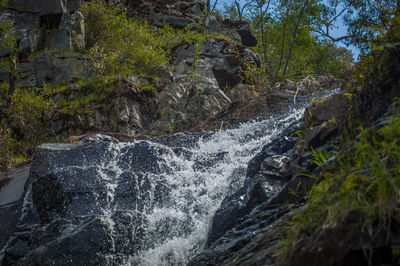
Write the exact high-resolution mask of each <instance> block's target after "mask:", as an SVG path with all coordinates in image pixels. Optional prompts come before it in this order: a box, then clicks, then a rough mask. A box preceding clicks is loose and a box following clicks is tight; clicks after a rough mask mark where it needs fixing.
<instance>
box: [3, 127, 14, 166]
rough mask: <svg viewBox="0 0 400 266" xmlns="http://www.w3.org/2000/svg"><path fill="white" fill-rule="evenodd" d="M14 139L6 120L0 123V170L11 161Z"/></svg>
mask: <svg viewBox="0 0 400 266" xmlns="http://www.w3.org/2000/svg"><path fill="white" fill-rule="evenodd" d="M14 143H15V141H14V139H13V138H12V136H11V130H10V128H8V126H7V123H6V121H4V120H3V121H1V123H0V170H5V169H7V167H8V166H9V165H10V164H11V162H12V154H13V149H14Z"/></svg>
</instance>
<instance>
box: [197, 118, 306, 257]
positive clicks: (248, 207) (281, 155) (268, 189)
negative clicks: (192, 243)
mask: <svg viewBox="0 0 400 266" xmlns="http://www.w3.org/2000/svg"><path fill="white" fill-rule="evenodd" d="M300 127H301V123H300V121H294V122H293V123H292V124H291V125H290V126H289V127H288V128H287V129H286V130H284V131H283V132H282V133H281V134H280V135H279V136H278V137H277V138H276V139H274V140H273V141H272V142H271V143H269V144H267V145H265V146H264V147H263V149H262V151H261V152H260V153H258V154H257V155H256V156H255V157H254V158H253V159H252V160H251V161H250V162H249V164H248V168H247V175H246V179H245V183H244V186H243V187H242V188H240V189H239V190H238V191H237V192H236V193H234V194H233V195H231V196H229V197H227V198H225V199H224V201H223V202H222V203H221V207H220V208H219V209H218V210H217V212H216V213H215V215H214V218H213V223H212V226H211V229H210V231H209V234H208V238H207V244H206V247H208V248H209V249H208V250H207V251H206V252H211V253H213V251H211V250H214V249H216V250H224V249H226V247H222V246H220V245H218V244H215V243H214V242H215V241H217V240H218V239H220V238H221V237H222V236H224V234H225V233H227V234H229V232H231V231H232V229H234V228H236V227H237V226H239V225H240V224H241V221H243V219H245V218H243V217H245V216H246V215H248V214H249V213H250V212H252V211H254V210H253V209H254V208H255V207H256V206H258V205H260V204H263V203H268V202H269V201H271V200H273V199H274V197H276V196H277V195H278V194H279V192H280V191H282V189H283V188H284V186H285V185H286V183H287V181H288V180H289V178H290V176H291V174H292V172H291V169H292V168H291V167H290V158H289V157H288V155H289V154H290V151H291V149H292V147H293V146H294V144H295V143H296V141H297V140H298V139H297V138H296V137H293V136H291V133H292V132H294V131H296V130H298V129H299V128H300ZM245 220H246V219H245ZM256 224H257V223H256ZM235 230H236V229H235ZM246 234H247V233H246ZM235 237H237V234H236V236H235ZM239 240H240V237H239V238H237V239H236V240H232V239H231V240H229V241H234V242H235V241H239ZM224 245H225V244H224ZM217 253H218V254H220V253H219V252H217ZM200 257H201V256H200ZM200 257H199V258H200ZM194 261H196V259H195V260H194Z"/></svg>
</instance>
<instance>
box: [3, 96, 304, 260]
mask: <svg viewBox="0 0 400 266" xmlns="http://www.w3.org/2000/svg"><path fill="white" fill-rule="evenodd" d="M306 105H307V101H304V102H303V103H301V104H300V103H298V104H297V105H296V107H291V108H290V110H289V111H288V112H287V114H285V115H281V116H276V117H271V118H270V119H266V120H261V121H252V122H248V123H244V124H242V125H240V126H239V127H237V128H235V129H229V130H219V131H216V132H206V133H185V134H180V135H174V136H171V137H169V138H166V139H156V138H154V139H150V140H142V141H135V142H133V143H124V142H119V141H117V140H116V139H113V138H111V137H108V136H103V135H97V136H91V137H88V138H85V139H84V140H83V141H81V142H79V143H77V144H75V145H71V144H43V145H41V146H40V147H39V149H38V151H37V153H36V159H35V163H34V165H33V166H32V168H31V172H30V176H29V178H28V181H27V183H26V185H25V187H26V189H25V194H24V202H23V203H22V206H21V215H20V219H19V222H18V225H17V227H18V229H17V230H18V233H16V234H14V235H13V236H12V237H10V239H9V241H8V242H7V244H6V246H5V247H4V248H3V250H2V251H1V252H0V262H1V263H5V264H21V265H25V264H29V265H31V264H43V260H42V259H43V258H46V263H47V264H46V265H61V264H75V265H81V264H83V263H89V264H96V265H99V264H100V265H146V266H147V265H152V266H153V265H185V264H187V262H188V261H189V260H190V259H191V258H192V257H193V256H195V255H196V254H198V253H200V252H201V251H202V249H203V248H204V245H205V243H206V240H207V234H208V231H209V229H210V226H211V223H212V219H213V216H214V214H215V212H216V211H217V209H218V208H219V206H220V205H221V202H222V201H223V199H224V198H225V197H227V196H229V195H233V194H234V193H235V192H236V191H237V190H238V189H239V188H240V187H242V186H243V183H244V180H245V177H246V168H247V164H248V162H249V161H250V159H252V158H253V157H254V156H255V155H256V154H257V153H258V152H259V151H260V150H261V149H262V147H263V146H264V145H265V144H268V143H269V142H271V141H272V140H273V139H274V138H275V137H276V136H277V135H279V134H280V132H281V131H282V130H284V129H285V128H286V127H287V126H288V125H291V124H293V123H294V122H296V121H299V120H300V118H301V117H302V115H303V113H304V107H305V106H306ZM21 247H23V251H21Z"/></svg>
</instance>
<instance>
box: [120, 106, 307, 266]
mask: <svg viewBox="0 0 400 266" xmlns="http://www.w3.org/2000/svg"><path fill="white" fill-rule="evenodd" d="M303 112H304V108H300V109H293V110H291V111H290V112H288V114H287V115H285V116H280V117H276V118H271V119H267V120H263V121H253V122H249V123H245V124H242V125H241V126H240V127H238V128H236V129H229V130H220V131H217V132H215V133H214V134H212V135H209V136H207V137H204V138H200V139H199V141H198V142H197V143H195V144H194V145H192V147H189V148H187V150H186V153H185V155H179V156H178V155H176V154H175V153H166V154H164V155H162V159H163V160H162V162H161V164H163V165H164V168H165V167H167V168H168V169H169V170H170V171H167V173H161V174H159V175H157V176H152V179H153V180H163V182H164V184H165V185H166V186H167V187H168V188H170V189H171V190H170V193H169V197H168V200H167V201H165V202H163V204H156V205H155V207H154V208H149V211H146V212H145V216H146V222H147V226H146V229H145V233H144V238H145V239H146V242H147V243H151V244H150V245H147V248H145V249H143V250H140V251H139V253H138V254H132V256H131V257H130V259H129V262H128V263H127V264H128V265H138V264H139V265H185V264H186V263H187V262H188V261H189V260H190V258H191V257H193V256H194V255H196V254H198V253H199V252H200V251H201V250H202V248H203V246H204V244H205V242H206V239H207V233H208V230H209V227H210V225H211V222H212V217H213V215H214V214H215V212H216V211H217V209H218V208H219V206H220V204H221V202H222V200H223V199H224V198H225V197H226V196H228V195H231V194H233V193H234V192H236V191H237V189H239V188H240V187H241V186H242V185H243V182H244V178H245V176H246V168H247V164H248V162H249V161H250V159H251V158H253V157H254V156H255V155H256V154H257V152H259V151H260V150H261V148H262V147H263V146H264V145H265V144H267V143H269V142H270V141H271V140H272V139H274V138H275V137H276V136H277V135H278V134H279V133H280V132H281V131H282V130H283V129H284V128H286V127H287V126H288V125H289V124H290V123H292V122H293V121H294V120H296V119H298V118H300V117H301V116H302V115H303ZM130 145H132V144H130ZM154 145H160V144H154ZM188 154H189V155H188Z"/></svg>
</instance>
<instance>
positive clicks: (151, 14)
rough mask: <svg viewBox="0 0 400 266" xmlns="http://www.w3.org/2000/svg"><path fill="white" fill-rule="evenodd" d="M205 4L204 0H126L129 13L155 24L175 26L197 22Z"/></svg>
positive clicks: (180, 26) (179, 26) (182, 26)
mask: <svg viewBox="0 0 400 266" xmlns="http://www.w3.org/2000/svg"><path fill="white" fill-rule="evenodd" d="M205 5H206V0H178V1H168V0H167V1H165V0H156V1H148V0H134V1H130V0H128V1H126V6H127V8H128V12H129V13H130V14H132V15H135V16H139V17H142V18H143V17H145V18H146V19H148V20H149V21H151V22H152V23H154V24H156V25H160V26H162V25H163V24H165V23H167V24H169V25H171V26H173V27H175V28H184V27H185V26H187V25H188V24H190V23H195V24H197V23H198V22H199V21H200V17H201V15H202V12H203V9H204V7H205Z"/></svg>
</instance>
